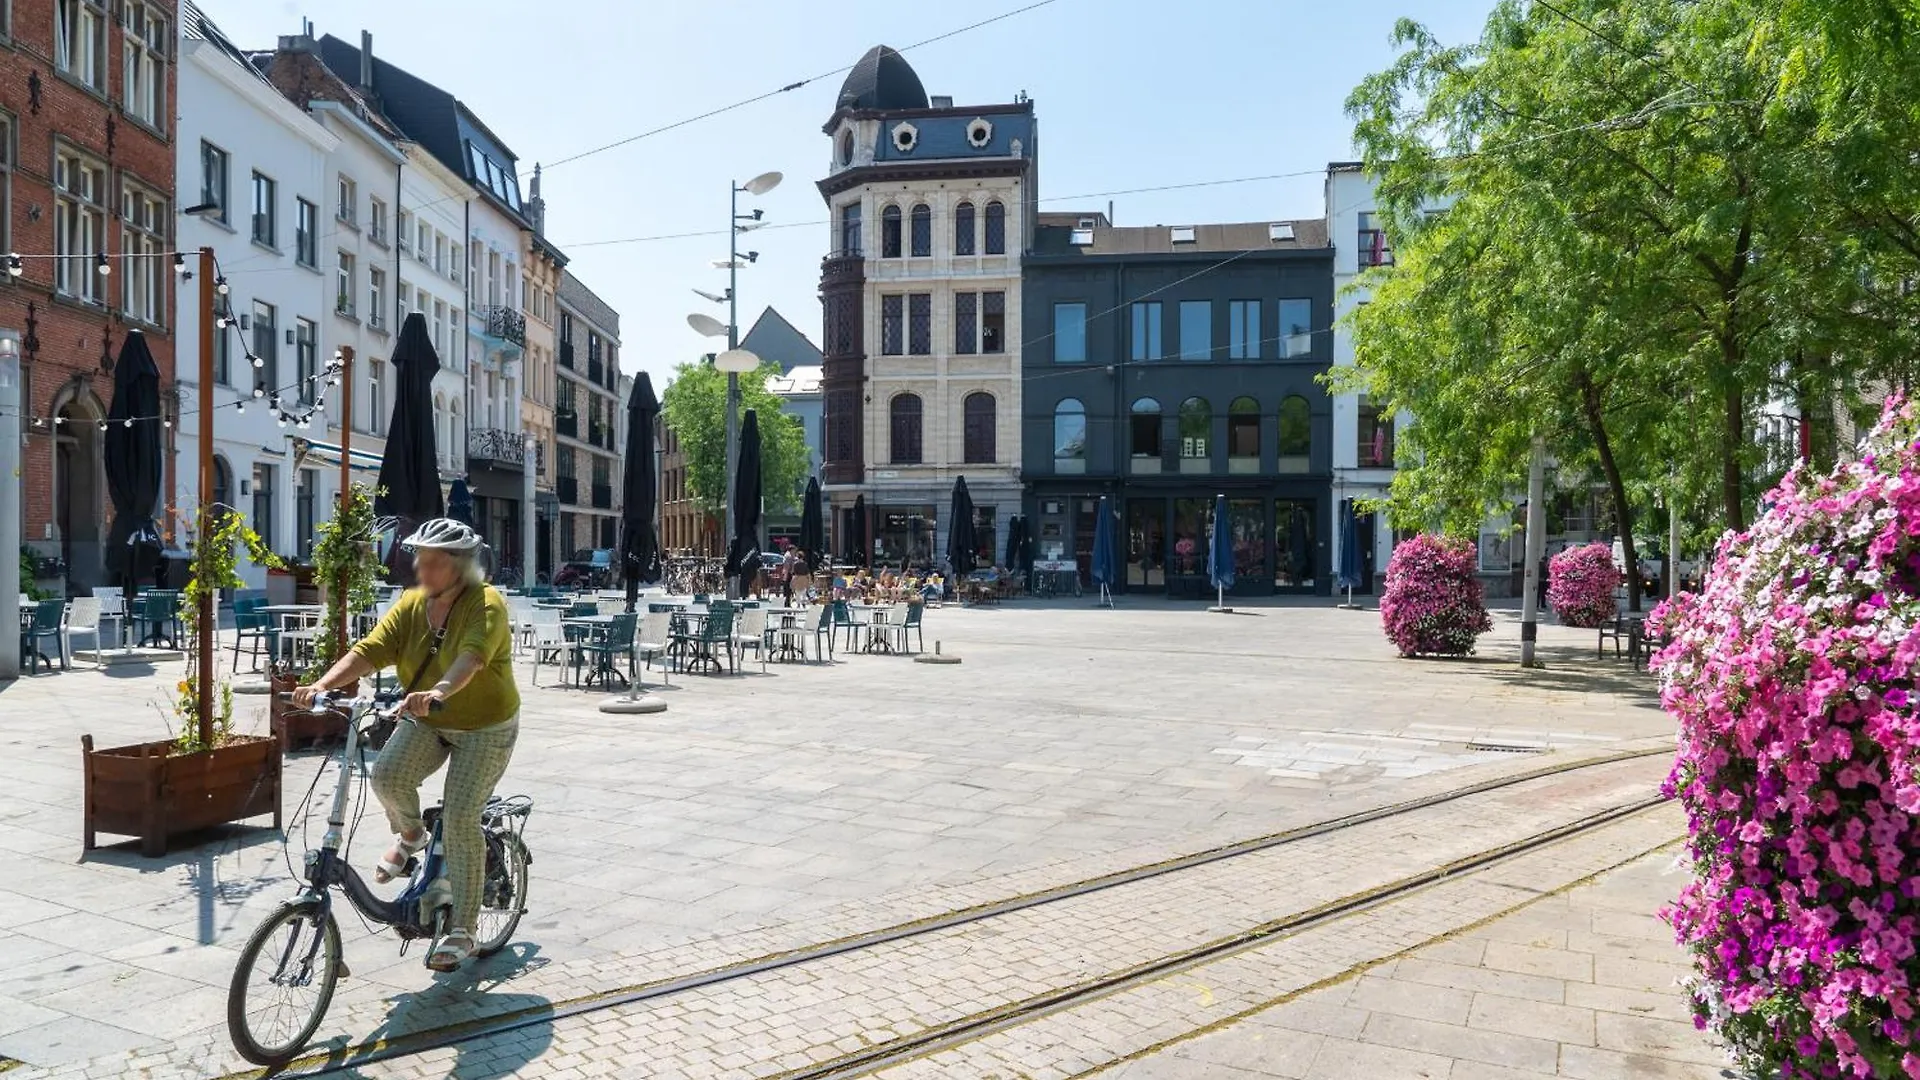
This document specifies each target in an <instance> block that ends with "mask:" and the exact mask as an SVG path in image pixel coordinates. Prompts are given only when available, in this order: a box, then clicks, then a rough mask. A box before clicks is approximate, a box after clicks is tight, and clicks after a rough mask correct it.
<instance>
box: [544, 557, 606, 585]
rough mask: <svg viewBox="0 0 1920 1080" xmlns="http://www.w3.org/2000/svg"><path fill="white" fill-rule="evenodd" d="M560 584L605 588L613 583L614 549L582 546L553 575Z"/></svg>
mask: <svg viewBox="0 0 1920 1080" xmlns="http://www.w3.org/2000/svg"><path fill="white" fill-rule="evenodd" d="M553 583H554V584H555V585H558V586H562V587H566V586H572V587H575V588H587V589H604V588H608V587H609V586H611V585H612V584H613V549H612V548H581V549H580V550H579V551H576V552H574V553H573V558H571V559H568V560H567V561H566V563H565V564H563V565H562V566H561V567H560V571H559V573H557V574H555V575H553Z"/></svg>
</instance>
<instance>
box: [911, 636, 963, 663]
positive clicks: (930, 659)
mask: <svg viewBox="0 0 1920 1080" xmlns="http://www.w3.org/2000/svg"><path fill="white" fill-rule="evenodd" d="M940 645H941V642H939V641H937V640H936V641H935V642H934V643H933V651H932V652H930V653H921V654H920V655H919V656H916V657H914V658H913V662H914V663H916V664H957V663H959V662H960V658H959V657H957V656H950V655H948V654H946V653H943V652H941V651H940Z"/></svg>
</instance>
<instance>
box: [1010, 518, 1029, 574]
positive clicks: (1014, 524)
mask: <svg viewBox="0 0 1920 1080" xmlns="http://www.w3.org/2000/svg"><path fill="white" fill-rule="evenodd" d="M1026 528H1027V519H1026V518H1025V517H1023V516H1021V515H1019V514H1015V515H1013V516H1012V517H1010V518H1008V519H1007V560H1006V567H1007V569H1009V570H1018V569H1019V568H1020V537H1021V536H1023V535H1025V532H1026Z"/></svg>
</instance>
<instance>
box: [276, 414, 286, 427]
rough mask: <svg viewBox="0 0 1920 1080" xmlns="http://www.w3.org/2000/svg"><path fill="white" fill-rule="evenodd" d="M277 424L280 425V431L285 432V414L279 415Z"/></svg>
mask: <svg viewBox="0 0 1920 1080" xmlns="http://www.w3.org/2000/svg"><path fill="white" fill-rule="evenodd" d="M277 422H278V423H279V425H280V430H281V431H285V430H287V414H286V413H281V414H280V416H279V419H278V421H277Z"/></svg>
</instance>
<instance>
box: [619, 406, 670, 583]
mask: <svg viewBox="0 0 1920 1080" xmlns="http://www.w3.org/2000/svg"><path fill="white" fill-rule="evenodd" d="M659 415H660V399H659V398H657V397H655V396H654V395H653V379H652V378H651V377H650V376H648V374H647V373H646V372H644V371H643V372H641V373H640V378H639V380H638V381H636V382H635V383H634V384H633V394H632V396H630V397H628V398H627V456H626V461H625V463H624V464H623V466H622V467H623V468H625V469H626V476H625V477H624V478H623V479H622V482H621V486H620V499H621V501H620V558H621V572H622V573H624V574H625V575H626V578H627V610H628V611H632V610H633V609H634V606H635V605H636V604H637V603H638V602H639V600H640V586H641V584H642V583H643V582H652V581H658V580H660V537H659V536H658V535H657V534H655V532H654V531H653V514H654V504H655V503H656V502H658V501H659V494H660V481H659V477H657V476H655V475H654V468H653V424H654V421H655V420H656V419H657V418H658V417H659Z"/></svg>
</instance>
